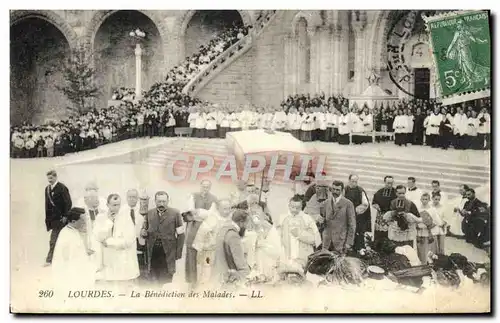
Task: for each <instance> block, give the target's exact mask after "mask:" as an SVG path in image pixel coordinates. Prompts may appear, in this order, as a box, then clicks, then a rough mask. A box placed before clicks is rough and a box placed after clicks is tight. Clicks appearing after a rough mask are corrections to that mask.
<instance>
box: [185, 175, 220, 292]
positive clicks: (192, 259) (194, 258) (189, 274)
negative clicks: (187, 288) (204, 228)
mask: <svg viewBox="0 0 500 323" xmlns="http://www.w3.org/2000/svg"><path fill="white" fill-rule="evenodd" d="M200 186H201V188H200V192H196V193H193V194H192V195H191V196H190V197H189V200H188V211H190V212H191V214H192V218H190V219H189V221H188V223H187V229H186V282H187V283H188V284H190V285H191V287H194V286H195V285H196V283H197V280H198V265H199V261H198V252H197V251H196V249H195V248H193V241H194V239H195V237H196V234H197V233H198V229H199V228H200V225H201V223H202V222H203V220H205V219H206V218H207V217H208V216H209V214H210V212H213V211H214V210H215V208H216V203H217V198H216V197H215V195H213V194H212V193H210V189H211V188H212V183H211V182H210V181H209V180H203V181H202V182H201V185H200Z"/></svg>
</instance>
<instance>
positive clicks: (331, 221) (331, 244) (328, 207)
mask: <svg viewBox="0 0 500 323" xmlns="http://www.w3.org/2000/svg"><path fill="white" fill-rule="evenodd" d="M331 190H332V194H331V196H330V197H329V198H328V199H327V200H326V203H325V207H324V208H322V214H321V216H322V217H323V218H325V222H326V226H325V230H324V231H323V249H327V250H331V251H336V252H339V253H342V254H347V253H348V252H349V251H350V250H351V248H352V246H353V244H354V235H355V232H356V212H355V211H354V204H352V202H351V201H349V200H348V199H346V198H345V197H344V196H342V192H343V190H344V183H342V182H341V181H334V182H333V183H332V189H331Z"/></svg>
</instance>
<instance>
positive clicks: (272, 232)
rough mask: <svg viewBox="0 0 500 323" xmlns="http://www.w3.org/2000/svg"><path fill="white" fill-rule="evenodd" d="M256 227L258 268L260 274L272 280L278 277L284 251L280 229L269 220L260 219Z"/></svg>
mask: <svg viewBox="0 0 500 323" xmlns="http://www.w3.org/2000/svg"><path fill="white" fill-rule="evenodd" d="M256 227H257V230H256V231H257V243H256V247H255V260H256V263H255V265H256V270H257V272H258V273H259V274H260V275H264V277H265V278H266V280H267V281H270V280H273V279H276V278H277V273H278V267H279V262H280V258H281V255H282V251H283V250H282V247H281V238H280V235H279V232H278V230H277V229H276V228H275V227H274V226H273V225H272V224H270V223H269V222H268V221H265V220H259V221H257V223H256Z"/></svg>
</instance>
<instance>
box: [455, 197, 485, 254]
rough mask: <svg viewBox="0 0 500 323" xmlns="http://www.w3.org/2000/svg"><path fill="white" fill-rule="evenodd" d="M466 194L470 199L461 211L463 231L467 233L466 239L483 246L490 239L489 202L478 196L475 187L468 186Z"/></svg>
mask: <svg viewBox="0 0 500 323" xmlns="http://www.w3.org/2000/svg"><path fill="white" fill-rule="evenodd" d="M465 194H466V196H467V199H468V201H467V202H465V205H464V208H463V210H461V211H460V214H461V215H462V216H463V217H464V218H463V220H462V231H463V232H464V234H465V241H466V242H468V243H472V244H473V245H474V246H475V247H477V248H482V247H483V244H484V243H485V242H488V241H489V240H490V236H489V235H490V209H489V207H488V204H487V203H485V202H482V201H481V200H479V199H478V198H477V197H476V192H475V191H474V189H472V188H468V189H467V191H466V192H465Z"/></svg>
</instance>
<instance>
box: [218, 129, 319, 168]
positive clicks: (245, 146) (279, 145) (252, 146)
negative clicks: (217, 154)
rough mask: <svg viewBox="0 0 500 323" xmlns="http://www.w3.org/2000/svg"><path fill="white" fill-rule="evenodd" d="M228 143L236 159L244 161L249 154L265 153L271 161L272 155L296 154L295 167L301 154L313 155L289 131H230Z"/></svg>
mask: <svg viewBox="0 0 500 323" xmlns="http://www.w3.org/2000/svg"><path fill="white" fill-rule="evenodd" d="M226 144H227V147H228V148H229V151H231V152H232V153H233V154H234V155H235V156H236V160H237V161H239V162H243V161H244V160H245V157H246V156H248V155H263V156H265V157H266V161H267V162H268V163H269V162H270V160H271V158H272V156H274V155H276V154H278V155H279V156H284V155H294V156H295V158H294V167H296V166H298V165H300V162H301V160H300V159H299V158H297V156H299V155H311V154H310V152H309V149H307V147H306V146H305V145H304V143H303V142H302V141H300V140H298V139H296V138H295V137H293V136H292V135H291V134H289V133H287V132H281V131H274V132H272V133H270V132H267V131H265V130H261V129H259V130H245V131H236V132H229V133H227V135H226Z"/></svg>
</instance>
